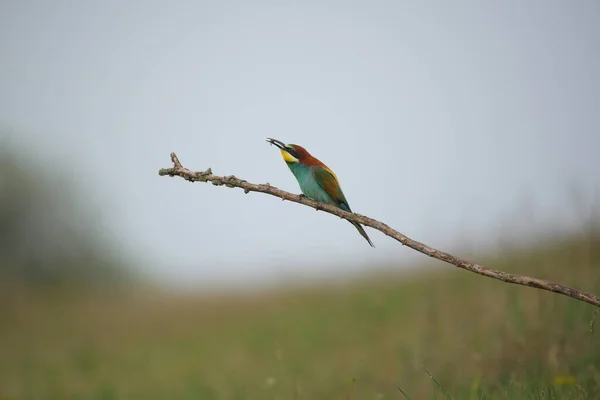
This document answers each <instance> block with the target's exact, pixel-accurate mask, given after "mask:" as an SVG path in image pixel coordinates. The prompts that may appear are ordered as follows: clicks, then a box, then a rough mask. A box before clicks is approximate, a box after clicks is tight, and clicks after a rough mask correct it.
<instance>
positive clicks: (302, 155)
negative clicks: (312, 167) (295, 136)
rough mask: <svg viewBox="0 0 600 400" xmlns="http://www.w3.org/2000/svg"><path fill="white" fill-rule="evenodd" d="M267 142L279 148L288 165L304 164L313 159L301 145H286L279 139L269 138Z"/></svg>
mask: <svg viewBox="0 0 600 400" xmlns="http://www.w3.org/2000/svg"><path fill="white" fill-rule="evenodd" d="M267 142H268V143H270V144H272V145H275V146H277V147H278V148H279V150H280V151H281V155H282V156H283V159H284V160H285V162H286V163H291V164H292V163H302V162H304V161H305V160H307V159H309V158H310V157H311V155H310V154H309V153H308V151H306V149H305V148H304V147H302V146H300V145H297V144H284V143H283V142H280V141H279V140H277V139H271V138H267Z"/></svg>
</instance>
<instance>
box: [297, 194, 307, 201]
mask: <svg viewBox="0 0 600 400" xmlns="http://www.w3.org/2000/svg"><path fill="white" fill-rule="evenodd" d="M305 197H306V196H305V195H304V194H302V193H300V194H299V195H298V200H302V199H303V198H305Z"/></svg>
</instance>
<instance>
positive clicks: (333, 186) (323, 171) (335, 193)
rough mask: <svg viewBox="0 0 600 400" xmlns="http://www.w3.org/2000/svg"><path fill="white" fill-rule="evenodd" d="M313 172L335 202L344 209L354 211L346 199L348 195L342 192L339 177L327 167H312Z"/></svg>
mask: <svg viewBox="0 0 600 400" xmlns="http://www.w3.org/2000/svg"><path fill="white" fill-rule="evenodd" d="M312 173H313V176H314V177H315V180H316V181H317V183H318V184H319V186H321V188H323V190H325V192H327V194H328V195H329V197H331V199H332V200H333V201H334V202H335V204H336V205H337V206H338V207H339V208H341V209H342V210H344V211H348V212H352V210H351V209H350V205H349V204H348V201H347V200H346V196H344V193H343V192H342V188H341V187H340V182H339V181H338V180H337V177H336V176H335V174H334V173H333V171H332V170H330V169H329V168H327V167H322V166H318V167H312Z"/></svg>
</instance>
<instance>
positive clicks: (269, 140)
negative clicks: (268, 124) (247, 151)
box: [267, 138, 285, 150]
mask: <svg viewBox="0 0 600 400" xmlns="http://www.w3.org/2000/svg"><path fill="white" fill-rule="evenodd" d="M267 143H270V144H274V145H275V146H277V147H279V148H280V149H281V150H285V144H284V143H283V142H280V141H279V140H277V139H272V138H267Z"/></svg>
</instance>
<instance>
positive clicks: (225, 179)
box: [158, 153, 600, 307]
mask: <svg viewBox="0 0 600 400" xmlns="http://www.w3.org/2000/svg"><path fill="white" fill-rule="evenodd" d="M171 161H173V168H162V169H161V170H159V171H158V174H159V175H160V176H165V175H168V176H179V177H181V178H183V179H185V180H187V181H190V182H211V183H212V184H213V185H215V186H223V185H225V186H227V187H230V188H234V187H238V188H241V189H244V193H249V192H260V193H266V194H270V195H271V196H275V197H279V198H281V199H283V200H288V201H292V202H294V203H300V204H303V205H305V206H308V207H313V208H315V209H316V210H317V211H318V210H322V211H325V212H327V213H329V214H333V215H337V216H338V217H340V218H343V219H347V220H348V221H354V222H359V223H360V224H362V225H365V226H369V227H371V228H373V229H377V230H378V231H380V232H383V233H385V234H386V235H387V236H389V237H391V238H394V239H396V240H397V241H399V242H400V243H402V244H403V245H405V246H408V247H410V248H411V249H414V250H416V251H418V252H420V253H423V254H425V255H427V256H429V257H432V258H435V259H438V260H440V261H444V262H447V263H448V264H452V265H454V266H455V267H458V268H462V269H465V270H467V271H470V272H474V273H476V274H479V275H483V276H487V277H488V278H493V279H498V280H500V281H503V282H506V283H513V284H516V285H524V286H530V287H533V288H537V289H542V290H547V291H550V292H554V293H559V294H562V295H564V296H568V297H571V298H573V299H577V300H580V301H584V302H586V303H589V304H592V305H594V306H596V307H600V297H599V296H596V295H594V294H592V293H587V292H582V291H581V290H578V289H574V288H571V287H568V286H564V285H561V284H559V283H554V282H550V281H547V280H543V279H537V278H532V277H529V276H523V275H517V274H510V273H507V272H503V271H498V270H495V269H490V268H486V267H484V266H481V265H479V264H475V263H472V262H470V261H467V260H463V259H460V258H458V257H455V256H453V255H451V254H449V253H446V252H444V251H440V250H437V249H434V248H433V247H429V246H427V245H425V244H423V243H420V242H417V241H416V240H412V239H411V238H409V237H407V236H405V235H403V234H402V233H400V232H398V231H396V230H394V229H392V228H390V227H389V226H388V225H386V224H384V223H383V222H379V221H377V220H374V219H372V218H369V217H365V216H364V215H360V214H356V213H349V212H346V211H343V210H341V209H339V208H336V207H334V206H331V205H328V204H322V203H317V202H316V201H313V200H311V199H309V198H307V197H305V196H300V195H297V194H292V193H288V192H286V191H284V190H281V189H277V188H276V187H274V186H271V185H269V184H268V183H267V184H254V183H249V182H247V181H245V180H243V179H239V178H237V177H235V176H233V175H230V176H217V175H213V173H212V170H211V169H210V168H209V169H207V170H206V171H203V172H198V171H196V172H195V171H190V170H189V169H187V168H184V167H183V166H182V165H181V163H180V162H179V159H178V158H177V156H176V155H175V153H171Z"/></svg>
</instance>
